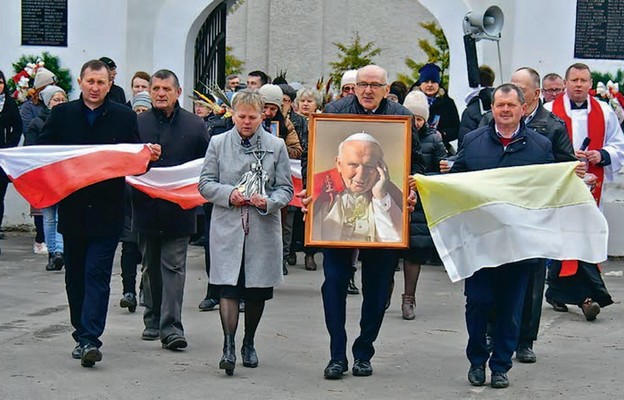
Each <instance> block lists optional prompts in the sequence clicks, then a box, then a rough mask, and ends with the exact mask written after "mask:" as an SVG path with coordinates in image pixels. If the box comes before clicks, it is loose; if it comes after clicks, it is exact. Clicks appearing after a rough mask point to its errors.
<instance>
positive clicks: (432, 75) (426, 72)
mask: <svg viewBox="0 0 624 400" xmlns="http://www.w3.org/2000/svg"><path fill="white" fill-rule="evenodd" d="M441 71H442V70H441V69H440V67H438V66H437V65H435V64H431V63H429V64H425V65H423V66H422V67H420V69H419V70H418V73H419V74H420V75H419V76H418V84H419V85H420V84H421V83H423V82H427V81H432V82H435V83H440V72H441Z"/></svg>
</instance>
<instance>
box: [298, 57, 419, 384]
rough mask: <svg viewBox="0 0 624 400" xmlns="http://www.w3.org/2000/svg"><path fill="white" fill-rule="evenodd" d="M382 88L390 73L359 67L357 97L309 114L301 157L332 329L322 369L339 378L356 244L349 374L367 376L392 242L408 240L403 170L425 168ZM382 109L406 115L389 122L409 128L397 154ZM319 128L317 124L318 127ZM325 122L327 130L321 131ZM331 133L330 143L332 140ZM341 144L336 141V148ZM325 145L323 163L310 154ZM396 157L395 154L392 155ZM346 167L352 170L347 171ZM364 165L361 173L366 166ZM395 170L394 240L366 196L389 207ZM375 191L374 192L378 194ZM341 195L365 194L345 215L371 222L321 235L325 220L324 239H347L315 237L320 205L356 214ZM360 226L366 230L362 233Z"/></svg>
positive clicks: (392, 258)
mask: <svg viewBox="0 0 624 400" xmlns="http://www.w3.org/2000/svg"><path fill="white" fill-rule="evenodd" d="M388 92H389V88H388V73H387V72H386V70H384V69H383V68H381V67H379V66H375V65H368V66H366V67H363V68H360V69H359V70H358V72H357V76H356V84H355V96H347V97H344V98H342V99H340V100H337V101H335V102H333V103H330V104H328V105H327V106H326V108H325V113H326V114H323V115H322V116H319V117H316V116H314V117H313V118H312V121H311V131H310V134H311V135H310V147H309V153H308V154H307V156H309V157H310V159H309V161H308V162H307V163H303V164H304V165H306V166H307V170H308V182H307V185H308V187H309V189H310V190H308V192H307V194H308V196H310V197H307V198H306V199H304V205H305V206H306V207H308V206H309V212H310V213H311V216H312V218H308V220H307V225H306V244H313V245H317V244H315V243H318V245H320V247H324V249H323V273H324V276H325V281H324V282H323V286H322V288H321V292H322V297H323V308H324V311H325V324H326V326H327V330H328V332H329V336H330V361H329V363H328V364H327V367H326V368H325V370H324V376H325V378H326V379H341V378H342V375H343V373H345V372H347V370H348V369H349V367H348V361H347V354H346V347H347V333H346V330H345V322H346V297H347V284H348V282H349V278H350V275H351V272H350V269H351V264H352V259H351V257H352V253H353V249H354V248H360V258H361V260H362V269H361V271H362V272H361V274H362V294H363V301H362V313H361V319H360V335H359V336H358V338H357V339H356V340H355V342H354V343H353V347H352V351H353V358H354V363H353V368H352V373H353V375H354V376H370V375H371V374H372V373H373V368H372V366H371V362H370V360H371V358H372V357H373V354H374V353H375V349H374V347H373V342H374V341H375V339H376V338H377V335H378V333H379V330H380V328H381V324H382V321H383V317H384V311H385V302H386V297H387V294H388V290H389V285H390V282H391V280H392V276H393V274H394V268H395V265H396V263H397V258H398V251H397V249H399V248H405V247H406V246H407V237H406V236H407V226H406V221H407V215H406V214H407V212H408V211H407V210H408V209H409V208H412V206H411V204H412V203H411V202H410V206H409V207H408V202H407V201H406V199H407V197H408V195H409V189H408V186H407V175H408V173H410V172H411V173H415V172H423V171H424V165H423V161H422V156H421V155H420V144H419V141H418V135H417V133H416V132H413V131H411V129H407V130H403V129H402V128H401V127H402V126H403V125H402V124H407V126H411V125H412V124H411V116H412V114H411V112H410V111H409V110H408V109H406V108H405V107H403V106H402V105H400V104H398V103H394V102H389V101H387V100H386V96H387V95H388ZM329 114H356V115H357V117H355V116H345V115H341V116H333V117H332V116H331V115H329ZM366 114H371V116H370V117H367V116H365V115H366ZM385 116H407V118H405V117H396V118H398V119H397V120H395V122H394V123H395V124H396V125H397V126H398V127H399V128H398V129H397V128H395V130H396V131H398V132H400V134H401V135H405V133H404V132H407V134H406V136H407V139H405V140H402V141H399V144H398V145H399V146H400V147H399V148H403V149H402V150H403V151H402V152H401V151H399V152H398V154H402V157H394V155H395V154H397V151H396V149H393V150H389V149H388V148H386V147H385V146H386V145H388V146H389V145H391V144H392V143H395V144H396V141H395V140H387V141H384V137H388V132H392V131H393V129H388V128H391V125H388V119H387V117H385ZM325 117H327V120H328V121H327V124H328V125H329V126H325V127H324V128H323V127H322V123H323V121H322V118H325ZM340 117H342V119H344V120H345V121H348V122H344V123H345V124H347V125H346V127H348V129H341V128H343V127H345V125H343V126H340V124H337V123H336V122H335V121H330V120H331V119H340ZM319 118H320V119H319ZM315 121H316V122H315ZM318 123H320V125H319V124H318ZM332 123H333V125H334V126H333V129H335V130H336V131H340V133H339V134H333V135H332V134H329V133H328V132H331V129H330V128H332V126H331V125H332ZM376 125H377V126H376ZM319 127H320V130H318V129H316V128H319ZM323 129H325V130H324V131H323ZM321 131H323V132H321ZM353 133H355V136H354V135H353ZM317 134H318V136H317ZM390 136H391V135H390ZM317 139H318V140H317ZM325 139H327V140H325ZM332 140H333V144H331V143H332ZM323 141H325V143H323ZM341 142H342V145H341ZM376 142H377V143H376ZM332 146H333V147H332ZM340 146H342V147H341V148H340ZM329 148H331V149H332V150H331V152H329V154H331V155H332V157H335V158H333V159H329V161H327V159H326V160H325V161H324V163H323V160H322V157H321V160H319V158H318V157H317V158H315V156H318V155H319V154H321V153H322V154H327V152H326V151H325V150H326V149H329ZM348 152H353V153H354V154H353V155H354V157H351V158H352V159H351V160H347V157H346V154H347V153H348ZM384 153H385V154H392V155H393V163H396V165H394V164H392V165H389V164H387V162H388V161H389V160H388V159H386V160H385V161H386V162H383V160H384V159H383V154H384ZM305 156H306V155H304V157H305ZM395 158H396V159H397V160H398V161H395V160H394V159H395ZM349 169H351V170H352V171H351V172H348V170H349ZM326 170H329V171H328V172H327V174H326V175H325V176H323V174H321V173H322V172H324V171H326ZM332 170H333V171H332ZM408 170H409V171H408ZM365 171H366V173H364V172H365ZM393 171H395V172H396V173H398V174H399V176H398V177H397V178H396V179H398V180H397V181H396V182H399V181H401V184H400V185H395V186H396V187H397V188H399V189H400V188H402V189H403V192H402V193H401V191H400V190H398V193H399V194H400V196H399V198H400V199H403V200H398V202H397V200H394V201H395V205H396V206H397V207H399V208H400V209H401V211H402V217H403V219H402V220H401V221H400V222H397V223H398V224H399V226H400V227H401V228H400V232H401V234H400V235H398V236H399V237H398V238H397V237H392V239H393V240H391V241H385V240H382V239H383V238H382V237H380V236H379V234H378V232H379V229H378V228H377V222H376V221H375V218H372V219H371V216H372V214H373V213H374V211H373V210H374V209H373V208H372V207H373V206H372V205H371V203H372V202H373V201H375V200H379V198H377V199H374V198H375V197H379V196H382V195H383V196H382V197H383V199H382V200H381V201H382V202H383V200H384V199H385V200H388V201H387V202H386V204H385V205H386V206H389V207H387V208H386V209H387V210H389V209H390V208H392V207H393V206H392V201H393V200H392V198H393V195H392V193H391V192H392V191H394V190H391V189H390V188H391V187H392V185H391V182H393V181H394V179H395V178H394V177H393ZM303 172H305V171H303ZM326 178H327V179H326ZM319 179H320V181H319ZM317 182H319V183H317ZM336 183H337V184H338V185H336ZM327 185H329V186H327ZM321 192H322V193H323V194H322V195H321ZM373 192H376V194H377V196H375V195H374V194H373ZM347 195H349V196H350V197H352V198H353V199H356V198H360V197H363V198H364V199H363V200H360V201H364V203H366V204H363V203H362V204H361V205H360V206H359V207H360V209H362V210H364V211H363V213H364V214H363V216H361V217H360V216H357V217H355V218H353V215H352V218H351V219H352V220H353V221H352V222H353V223H354V224H357V223H363V221H367V223H368V224H369V226H368V227H367V226H361V227H359V228H358V227H355V226H353V227H351V228H347V229H346V233H347V236H349V235H351V237H350V238H347V237H346V236H345V228H343V227H340V228H337V229H336V231H337V232H338V233H336V232H332V233H331V236H332V237H329V236H328V237H325V230H324V227H321V229H323V231H322V234H321V238H322V239H333V236H338V238H339V239H350V240H339V241H332V240H322V241H321V240H319V241H315V240H313V236H312V232H314V228H315V223H314V222H315V221H314V220H315V218H316V215H315V213H317V215H318V212H320V215H321V216H323V214H327V215H331V214H332V212H334V210H336V211H335V214H339V212H338V210H342V216H340V218H338V219H339V220H344V219H345V218H346V214H345V210H347V211H346V213H351V214H353V213H355V214H357V209H358V205H357V202H355V203H353V204H350V203H349V202H351V199H350V198H349V199H348V200H347ZM332 197H333V198H332ZM343 198H344V200H343ZM327 200H330V201H329V202H328V201H327ZM338 201H340V203H338ZM315 207H316V208H317V210H318V209H319V208H320V209H324V210H325V212H323V211H322V210H321V211H315ZM365 215H368V217H365ZM391 220H392V218H390V219H389V221H391ZM397 220H399V218H397ZM371 224H372V225H373V226H374V232H375V234H371V233H370V232H369V231H370V230H371V229H372V227H371V226H370V225H371ZM321 225H322V223H321ZM336 225H338V224H336ZM365 231H366V233H364V232H365ZM349 232H350V233H349ZM354 234H355V235H354ZM362 238H367V240H362ZM358 239H360V240H358ZM368 239H370V240H368ZM386 239H388V238H386ZM394 239H398V240H394Z"/></svg>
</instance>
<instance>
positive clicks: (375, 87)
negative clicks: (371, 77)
mask: <svg viewBox="0 0 624 400" xmlns="http://www.w3.org/2000/svg"><path fill="white" fill-rule="evenodd" d="M386 85H387V84H386V83H366V82H358V83H356V84H355V86H357V87H359V88H360V89H366V88H367V87H370V88H371V90H378V89H380V88H382V87H384V86H386Z"/></svg>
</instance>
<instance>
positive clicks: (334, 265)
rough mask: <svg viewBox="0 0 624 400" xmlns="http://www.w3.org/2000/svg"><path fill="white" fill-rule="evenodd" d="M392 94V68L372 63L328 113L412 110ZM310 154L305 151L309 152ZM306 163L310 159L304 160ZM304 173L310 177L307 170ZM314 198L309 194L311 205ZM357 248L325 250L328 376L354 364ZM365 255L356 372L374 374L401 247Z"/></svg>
mask: <svg viewBox="0 0 624 400" xmlns="http://www.w3.org/2000/svg"><path fill="white" fill-rule="evenodd" d="M388 93H389V87H388V73H387V72H386V70H385V69H383V68H381V67H379V66H376V65H367V66H365V67H362V68H360V69H359V70H358V72H357V75H356V83H355V96H346V97H344V98H342V99H340V100H337V101H334V102H332V103H329V104H328V105H327V106H326V107H325V112H326V113H332V114H374V115H410V116H411V115H412V113H411V112H410V111H409V110H408V109H407V108H405V107H403V106H402V105H401V104H399V103H394V102H390V101H388V100H386V97H387V96H388ZM304 156H305V154H304ZM411 160H412V173H414V172H418V173H423V172H424V162H423V159H422V155H421V154H420V142H419V140H418V133H417V132H416V131H415V130H414V129H412V157H411ZM304 165H305V163H304ZM302 172H303V176H305V171H302ZM311 201H312V197H307V198H305V199H304V204H305V205H307V204H309V203H310V202H311ZM352 254H353V249H351V248H326V249H323V274H324V276H325V281H324V282H323V286H322V288H321V293H322V297H323V308H324V311H325V324H326V326H327V330H328V332H329V337H330V361H329V363H328V364H327V367H326V368H325V371H324V376H325V378H326V379H341V378H342V375H343V374H344V373H345V372H347V370H348V369H349V365H348V361H347V332H346V330H345V322H346V298H347V284H348V283H349V278H350V276H351V264H352ZM360 256H361V259H362V294H363V301H362V313H361V318H360V334H359V336H358V337H357V339H355V342H354V343H353V347H352V351H353V358H354V363H353V368H352V373H353V375H354V376H370V375H371V374H372V373H373V368H372V366H371V362H370V360H371V358H372V357H373V354H374V353H375V349H374V347H373V342H374V341H375V339H377V335H378V334H379V329H380V328H381V324H382V322H383V317H384V311H385V304H386V297H387V294H388V290H389V286H390V282H391V280H392V276H393V274H394V267H395V265H396V263H397V258H398V252H397V251H396V250H392V249H383V248H372V249H370V248H369V249H361V250H360Z"/></svg>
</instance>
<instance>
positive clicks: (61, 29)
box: [22, 0, 67, 47]
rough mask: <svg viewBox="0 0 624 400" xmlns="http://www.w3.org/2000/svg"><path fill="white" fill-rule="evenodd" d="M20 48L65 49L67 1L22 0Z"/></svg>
mask: <svg viewBox="0 0 624 400" xmlns="http://www.w3.org/2000/svg"><path fill="white" fill-rule="evenodd" d="M22 46H59V47H67V0H22Z"/></svg>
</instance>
